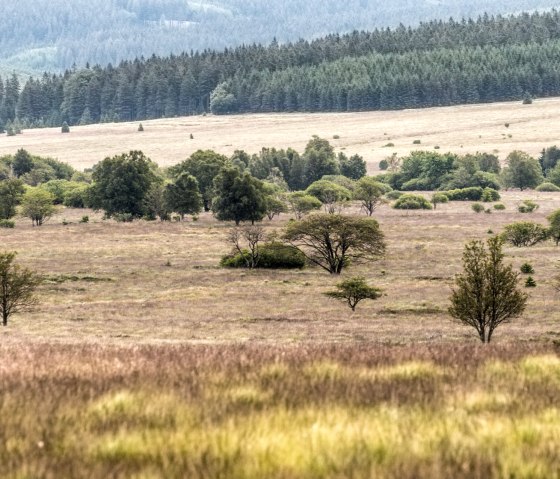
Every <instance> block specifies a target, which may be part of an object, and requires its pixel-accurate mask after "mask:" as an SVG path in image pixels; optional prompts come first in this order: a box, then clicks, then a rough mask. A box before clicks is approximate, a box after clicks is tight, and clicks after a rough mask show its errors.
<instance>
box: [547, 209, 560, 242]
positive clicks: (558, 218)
mask: <svg viewBox="0 0 560 479" xmlns="http://www.w3.org/2000/svg"><path fill="white" fill-rule="evenodd" d="M546 218H547V219H548V223H549V225H550V226H549V228H548V232H549V235H550V237H551V238H552V240H553V241H554V242H555V243H556V246H558V244H559V243H560V210H554V211H553V212H552V213H550V214H549V215H548V216H547V217H546Z"/></svg>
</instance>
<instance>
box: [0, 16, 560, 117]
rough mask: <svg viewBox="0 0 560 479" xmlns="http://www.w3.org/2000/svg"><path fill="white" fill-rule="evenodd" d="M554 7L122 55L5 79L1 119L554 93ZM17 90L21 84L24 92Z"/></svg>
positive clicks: (557, 86)
mask: <svg viewBox="0 0 560 479" xmlns="http://www.w3.org/2000/svg"><path fill="white" fill-rule="evenodd" d="M559 59H560V14H559V13H558V12H556V11H553V12H550V13H543V14H539V13H534V14H532V15H529V14H523V15H521V16H515V17H500V16H498V17H492V16H489V15H484V16H483V17H480V18H479V19H478V20H477V21H461V22H457V21H453V20H450V21H448V22H441V21H434V22H429V23H424V24H422V25H420V26H419V27H417V28H415V29H411V28H405V27H402V26H401V27H398V28H396V29H392V30H391V29H382V30H375V31H372V32H369V33H366V32H354V33H351V34H348V35H342V36H341V35H330V36H327V37H324V38H322V39H318V40H314V41H311V42H307V41H298V42H296V43H293V44H285V45H279V44H278V43H277V42H273V43H272V44H271V45H270V46H269V47H263V46H258V45H253V46H242V47H238V48H236V49H226V50H224V51H223V52H219V53H218V52H215V51H206V52H203V53H191V54H187V53H185V54H182V55H179V56H170V57H166V58H159V57H156V56H153V57H151V58H149V59H148V60H134V61H129V62H128V61H127V62H122V63H121V64H120V65H118V66H116V67H113V66H108V67H107V68H101V67H98V66H96V67H93V68H84V69H72V70H69V71H66V72H65V73H64V74H63V75H48V74H45V75H43V76H42V77H41V78H39V79H31V80H29V81H28V82H27V83H26V84H25V86H24V87H23V88H20V84H19V81H18V79H17V78H16V77H15V76H12V77H10V78H7V79H6V81H5V82H0V126H1V125H2V124H4V125H8V126H9V125H10V124H11V123H12V122H14V121H15V120H17V122H19V123H20V124H22V125H23V126H49V125H50V126H52V125H60V124H61V123H62V122H63V121H66V122H68V123H69V124H71V125H73V124H80V123H81V124H87V123H92V122H99V121H130V120H142V119H148V118H160V117H173V116H177V115H189V114H197V113H201V112H205V111H209V110H211V111H212V112H214V113H233V112H272V111H277V112H290V111H359V110H376V109H398V108H413V107H427V106H436V105H453V104H463V103H475V102H481V101H482V102H491V101H501V100H514V99H520V98H521V97H522V96H524V95H532V96H553V95H560V60H559ZM20 90H21V91H20Z"/></svg>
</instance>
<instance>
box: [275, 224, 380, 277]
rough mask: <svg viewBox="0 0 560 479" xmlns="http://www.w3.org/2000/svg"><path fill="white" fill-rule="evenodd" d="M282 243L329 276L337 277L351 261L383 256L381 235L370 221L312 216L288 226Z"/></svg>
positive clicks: (376, 226) (378, 229)
mask: <svg viewBox="0 0 560 479" xmlns="http://www.w3.org/2000/svg"><path fill="white" fill-rule="evenodd" d="M284 239H285V240H286V241H287V242H289V243H290V244H292V245H293V246H295V247H297V248H299V249H300V250H301V251H302V252H303V254H305V256H306V257H307V258H308V259H309V260H310V261H311V262H312V263H315V264H316V265H318V266H320V267H321V268H323V269H324V270H326V271H328V272H329V273H331V274H340V273H341V272H342V270H343V268H344V267H345V266H347V265H348V264H349V263H350V262H351V261H352V262H356V263H358V262H364V261H373V260H375V259H378V258H380V257H381V256H383V255H384V253H385V241H384V239H383V233H382V232H381V229H380V228H379V223H378V222H377V221H376V220H374V219H372V218H355V217H352V216H343V215H340V214H332V215H331V214H313V215H310V216H308V217H307V218H304V219H303V220H301V221H294V222H293V223H290V224H288V226H287V228H286V232H285V234H284Z"/></svg>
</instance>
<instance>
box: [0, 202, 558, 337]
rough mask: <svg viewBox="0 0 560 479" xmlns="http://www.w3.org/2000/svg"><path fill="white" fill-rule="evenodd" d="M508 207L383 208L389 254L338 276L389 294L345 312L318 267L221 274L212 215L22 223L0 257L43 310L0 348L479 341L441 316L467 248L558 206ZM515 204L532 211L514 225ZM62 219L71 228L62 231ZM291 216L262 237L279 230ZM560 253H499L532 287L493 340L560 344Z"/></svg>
mask: <svg viewBox="0 0 560 479" xmlns="http://www.w3.org/2000/svg"><path fill="white" fill-rule="evenodd" d="M503 198H504V200H503V203H504V204H505V205H506V207H507V209H506V210H505V211H495V212H493V213H492V214H485V213H482V214H476V213H474V212H473V211H472V210H471V204H470V203H469V202H453V203H449V204H446V205H441V206H438V208H437V210H436V211H424V212H408V213H407V212H402V211H397V210H394V209H391V208H389V207H388V206H384V207H382V208H380V210H379V211H378V212H377V213H376V215H375V216H376V218H377V219H378V220H379V222H380V224H381V228H382V230H383V232H384V233H385V234H386V237H387V242H388V249H387V256H386V257H385V258H384V259H383V260H381V261H378V262H375V263H372V264H369V265H361V266H358V265H357V266H352V267H349V268H348V269H347V271H346V272H345V274H346V275H356V274H363V275H364V276H366V278H367V279H368V281H369V282H370V283H371V284H372V285H374V286H377V287H380V288H382V289H383V290H384V293H385V295H384V296H383V297H382V298H380V299H379V300H377V301H369V302H368V301H365V302H363V303H361V304H360V305H359V306H358V308H357V311H356V312H355V313H354V314H352V313H351V311H350V309H349V308H348V307H347V306H346V305H344V304H343V303H342V302H337V301H335V300H332V299H328V298H326V297H325V296H324V295H323V294H322V293H323V292H325V291H328V290H329V289H332V287H333V285H334V284H335V283H336V282H338V281H339V280H340V278H337V277H334V276H330V275H329V274H327V273H325V272H323V271H322V270H319V269H317V268H307V269H304V270H302V271H266V270H259V271H247V270H232V269H223V268H220V267H219V266H218V263H219V260H220V258H221V256H222V255H223V254H226V253H228V252H229V249H230V247H229V246H228V244H226V242H225V237H226V230H227V229H228V228H229V225H227V224H224V223H220V222H217V221H216V220H214V219H213V218H212V217H211V216H210V215H209V214H205V215H201V218H200V220H199V221H198V222H195V223H193V222H190V221H189V222H188V223H159V222H144V221H138V222H135V223H131V224H122V223H115V222H113V221H102V220H101V217H100V215H99V214H94V213H92V212H89V214H90V218H91V221H90V223H88V224H80V223H78V220H79V218H80V217H81V215H82V214H84V212H83V211H80V210H66V211H63V212H61V213H60V214H58V216H56V217H54V218H52V219H51V220H50V222H48V223H47V224H45V225H44V226H42V227H40V228H33V227H31V225H30V222H28V221H27V220H24V219H19V220H18V224H17V227H16V228H15V229H14V230H5V229H2V230H0V242H1V248H0V249H2V250H15V251H18V252H19V257H18V258H19V261H20V262H21V263H23V264H24V265H25V266H28V267H31V268H33V269H35V270H37V271H38V272H40V273H41V274H44V275H46V276H47V277H48V278H49V281H48V282H47V283H45V284H44V285H43V286H42V287H41V289H40V293H39V294H40V298H41V306H40V308H38V309H37V310H35V311H34V312H32V313H28V314H24V315H20V316H15V317H14V318H13V320H12V322H11V324H10V325H9V327H8V328H5V329H3V330H2V331H0V342H10V341H14V342H19V341H20V340H25V341H42V340H45V339H49V340H55V341H64V342H81V341H84V340H85V341H103V342H107V341H114V342H117V343H137V342H191V343H198V342H205V343H208V342H209V343H216V342H231V341H243V342H245V341H255V342H268V343H292V342H353V343H356V342H362V341H363V342H375V343H385V344H402V343H411V342H414V343H421V342H429V343H432V342H441V341H465V340H466V341H472V342H476V341H477V339H476V337H475V335H474V331H473V330H470V329H468V328H465V327H463V326H461V325H459V324H455V323H454V322H452V321H451V319H450V317H449V316H448V314H447V307H448V305H449V301H448V299H449V294H450V290H451V286H452V280H453V275H454V274H455V273H457V272H459V271H460V269H461V254H462V251H463V246H464V243H465V242H466V241H468V240H471V239H475V238H482V239H484V238H485V237H488V235H489V233H488V231H489V230H492V231H493V232H494V233H499V232H500V231H501V229H502V227H503V225H505V224H509V223H511V222H513V221H519V220H533V221H538V222H541V223H543V224H545V223H546V219H545V217H546V215H548V214H549V213H550V212H551V211H553V210H555V209H557V208H560V195H559V194H556V193H535V192H523V193H518V192H505V193H503ZM522 199H533V200H535V201H536V202H537V203H538V204H539V205H540V208H539V209H538V210H537V212H536V213H533V214H529V215H528V214H521V213H518V212H517V208H516V206H517V204H518V203H519V201H520V200H522ZM86 213H87V211H86ZM347 213H354V214H357V213H358V211H357V209H355V210H353V211H349V212H347ZM63 218H65V219H66V220H67V221H70V222H71V223H70V224H68V225H63V224H62V220H63ZM288 218H289V216H288V215H283V216H282V217H281V218H280V220H274V221H273V222H268V221H265V222H264V225H265V226H266V229H267V230H268V231H269V232H273V231H279V230H280V229H281V228H282V227H283V225H284V224H285V222H286V221H287V220H288ZM558 251H560V250H559V249H558V248H557V247H556V246H554V244H553V243H552V242H548V243H545V244H541V245H538V246H535V247H532V248H507V250H506V253H507V260H508V261H511V262H513V264H514V265H515V266H516V268H518V267H519V266H520V265H521V264H522V263H524V262H526V261H528V262H530V263H532V264H533V266H534V268H535V274H534V275H533V277H534V278H535V280H536V281H537V283H538V287H537V288H534V289H531V290H528V291H529V293H530V295H531V298H530V301H529V305H528V308H527V311H526V313H525V315H524V316H523V317H522V318H520V319H517V320H515V321H513V322H512V323H511V324H509V325H503V326H502V327H500V328H499V329H498V330H497V332H496V334H495V337H494V340H495V341H497V342H500V341H508V340H514V341H519V340H532V341H535V340H536V341H543V342H546V341H551V340H554V339H556V340H557V339H560V327H559V319H560V318H559V315H558V305H559V301H560V297H559V296H558V294H557V293H556V292H555V291H554V289H553V286H552V278H553V276H554V275H555V274H557V273H558Z"/></svg>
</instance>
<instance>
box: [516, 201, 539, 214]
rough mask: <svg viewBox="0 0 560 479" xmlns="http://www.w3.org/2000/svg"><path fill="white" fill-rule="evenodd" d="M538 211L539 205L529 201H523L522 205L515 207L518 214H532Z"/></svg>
mask: <svg viewBox="0 0 560 479" xmlns="http://www.w3.org/2000/svg"><path fill="white" fill-rule="evenodd" d="M538 209H539V205H538V204H537V203H535V202H534V201H531V200H524V201H523V203H522V204H520V205H519V206H518V207H517V210H518V211H519V212H520V213H532V212H533V211H536V210H538Z"/></svg>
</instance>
